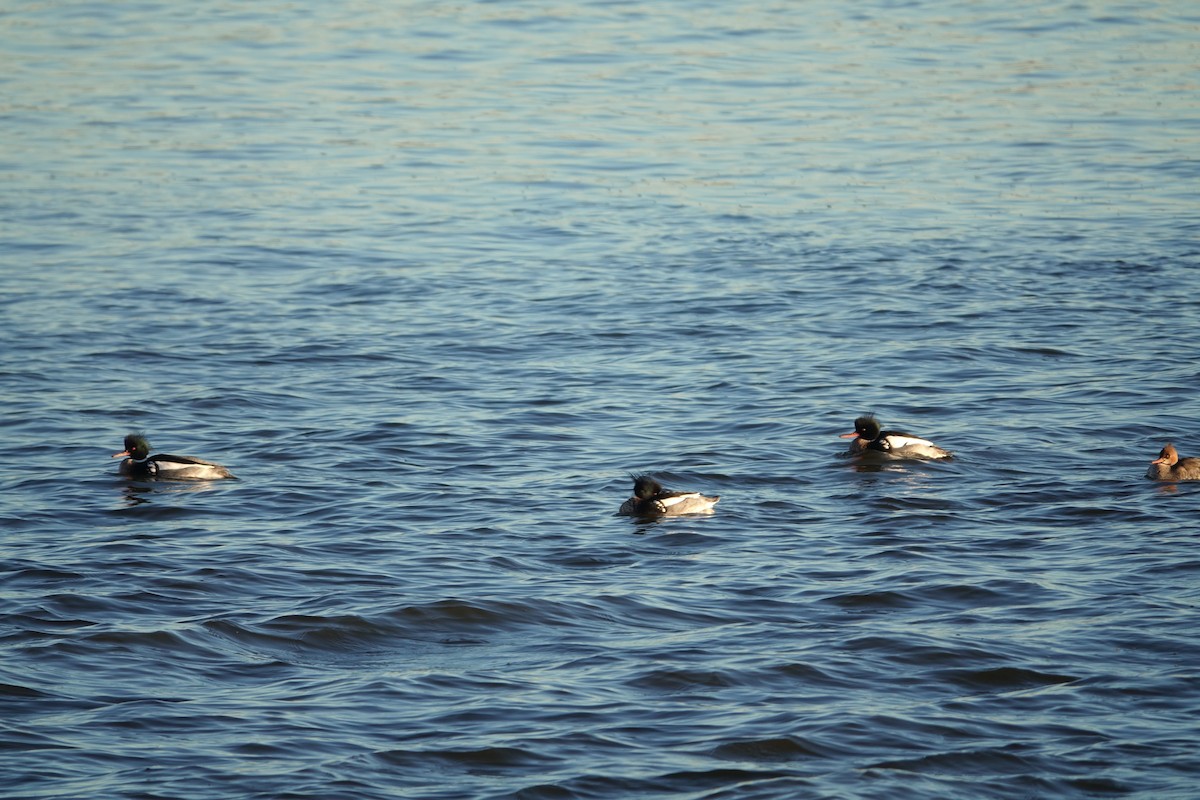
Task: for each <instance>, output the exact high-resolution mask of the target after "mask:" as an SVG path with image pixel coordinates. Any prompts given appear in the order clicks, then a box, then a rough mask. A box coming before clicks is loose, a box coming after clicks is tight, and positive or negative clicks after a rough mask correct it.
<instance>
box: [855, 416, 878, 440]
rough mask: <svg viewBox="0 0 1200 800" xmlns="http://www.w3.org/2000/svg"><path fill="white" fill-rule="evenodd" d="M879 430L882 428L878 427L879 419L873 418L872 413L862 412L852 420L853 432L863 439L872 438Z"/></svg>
mask: <svg viewBox="0 0 1200 800" xmlns="http://www.w3.org/2000/svg"><path fill="white" fill-rule="evenodd" d="M881 430H883V429H882V428H880V427H879V420H877V419H875V415H874V414H863V415H862V416H861V417H859V418H857V419H856V420H854V432H855V433H857V434H858V435H859V436H860V437H861V438H863V439H867V440H872V439H874V438H875V437H876V436H878V435H879V432H880V431H881Z"/></svg>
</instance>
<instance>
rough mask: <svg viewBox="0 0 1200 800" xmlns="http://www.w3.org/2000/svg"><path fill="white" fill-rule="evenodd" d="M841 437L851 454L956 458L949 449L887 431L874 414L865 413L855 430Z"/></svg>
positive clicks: (887, 456) (907, 435) (903, 434)
mask: <svg viewBox="0 0 1200 800" xmlns="http://www.w3.org/2000/svg"><path fill="white" fill-rule="evenodd" d="M841 438H843V439H850V438H853V439H854V441H853V442H851V443H850V450H849V453H850V455H855V456H878V457H883V458H927V459H933V458H953V457H954V454H953V453H951V452H950V451H949V450H944V449H942V448H940V447H938V446H937V445H936V444H934V443H933V442H931V441H929V440H928V439H921V438H919V437H917V436H911V435H909V434H907V433H901V432H900V431H885V430H883V429H882V428H881V427H880V425H879V420H877V419H875V415H874V414H864V415H863V416H861V417H859V418H858V419H856V420H854V431H853V432H852V433H843V434H841Z"/></svg>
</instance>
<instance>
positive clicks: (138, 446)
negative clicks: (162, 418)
mask: <svg viewBox="0 0 1200 800" xmlns="http://www.w3.org/2000/svg"><path fill="white" fill-rule="evenodd" d="M148 455H150V443H149V442H147V441H146V437H145V436H143V435H142V434H140V433H131V434H129V435H128V436H126V437H125V451H124V452H123V453H117V456H129V457H130V458H132V459H133V460H134V461H141V460H142V459H143V458H145V457H146V456H148ZM117 456H113V458H116V457H117Z"/></svg>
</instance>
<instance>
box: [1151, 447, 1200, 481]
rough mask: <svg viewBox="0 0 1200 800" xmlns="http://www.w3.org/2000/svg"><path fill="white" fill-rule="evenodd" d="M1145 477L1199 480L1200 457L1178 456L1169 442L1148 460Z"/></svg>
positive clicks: (1157, 479)
mask: <svg viewBox="0 0 1200 800" xmlns="http://www.w3.org/2000/svg"><path fill="white" fill-rule="evenodd" d="M1146 477H1147V478H1149V479H1150V480H1154V481H1200V458H1180V457H1179V451H1177V450H1176V449H1175V445H1173V444H1171V443H1170V442H1168V443H1167V446H1166V447H1164V448H1163V449H1162V450H1159V451H1158V458H1156V459H1154V460H1153V461H1151V462H1150V469H1148V470H1146Z"/></svg>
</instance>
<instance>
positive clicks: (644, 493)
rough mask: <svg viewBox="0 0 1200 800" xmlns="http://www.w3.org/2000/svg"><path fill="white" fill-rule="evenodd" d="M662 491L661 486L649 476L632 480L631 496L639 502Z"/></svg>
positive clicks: (641, 476)
mask: <svg viewBox="0 0 1200 800" xmlns="http://www.w3.org/2000/svg"><path fill="white" fill-rule="evenodd" d="M662 490H663V487H662V484H661V483H659V482H658V481H656V480H654V478H651V477H650V476H649V475H638V476H636V477H635V478H634V479H633V496H634V497H636V498H638V499H639V500H648V499H649V498H651V497H654V496H655V495H656V494H658V493H660V492H661V491H662Z"/></svg>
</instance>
